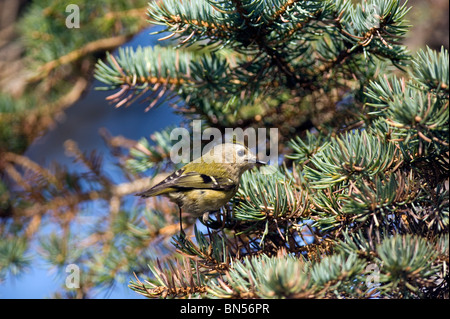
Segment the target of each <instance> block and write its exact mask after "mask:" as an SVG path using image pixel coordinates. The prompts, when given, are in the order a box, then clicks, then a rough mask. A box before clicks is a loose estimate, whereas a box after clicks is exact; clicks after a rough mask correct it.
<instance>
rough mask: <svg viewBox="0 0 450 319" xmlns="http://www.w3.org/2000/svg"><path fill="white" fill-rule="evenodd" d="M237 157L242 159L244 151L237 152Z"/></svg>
mask: <svg viewBox="0 0 450 319" xmlns="http://www.w3.org/2000/svg"><path fill="white" fill-rule="evenodd" d="M237 155H238V156H239V157H242V156H244V155H245V151H244V150H242V149H241V150H239V151H238V152H237Z"/></svg>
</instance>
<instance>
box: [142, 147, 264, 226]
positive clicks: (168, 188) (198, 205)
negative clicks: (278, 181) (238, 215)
mask: <svg viewBox="0 0 450 319" xmlns="http://www.w3.org/2000/svg"><path fill="white" fill-rule="evenodd" d="M265 164H266V163H264V162H262V161H259V160H258V159H257V158H256V155H255V154H253V153H252V152H251V151H250V150H249V149H248V148H247V147H245V146H244V145H242V144H235V143H224V144H219V145H216V146H215V147H213V148H212V149H211V150H210V151H209V152H207V153H206V154H204V155H203V156H201V157H200V158H199V159H197V160H194V161H192V162H190V163H188V164H186V165H185V166H184V167H182V168H181V169H179V170H177V171H175V172H174V173H172V174H171V175H169V177H167V178H166V179H164V180H163V181H162V182H160V183H159V184H157V185H155V186H153V187H152V188H150V189H148V190H146V191H144V192H142V193H139V194H136V196H141V197H151V196H158V195H164V196H167V197H168V198H169V200H170V201H172V202H174V203H176V204H177V205H178V207H179V211H180V231H181V233H183V228H182V221H181V210H184V211H186V212H187V213H188V214H190V215H191V216H193V217H196V218H197V217H200V216H202V215H203V221H206V220H207V219H208V216H209V215H208V214H209V212H214V211H217V210H219V209H220V208H221V207H222V206H224V205H225V204H226V203H228V201H229V200H230V199H231V198H232V197H233V196H234V195H235V194H236V192H237V190H238V188H239V182H240V179H241V176H242V174H243V173H244V172H245V171H246V170H249V169H251V168H253V167H254V166H255V165H265Z"/></svg>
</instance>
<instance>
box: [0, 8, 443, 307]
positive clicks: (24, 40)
mask: <svg viewBox="0 0 450 319" xmlns="http://www.w3.org/2000/svg"><path fill="white" fill-rule="evenodd" d="M35 2H39V1H35ZM42 2H47V3H51V1H42ZM42 2H41V6H36V5H34V3H33V1H27V0H0V105H2V104H1V103H3V109H0V111H2V113H0V116H1V117H0V119H1V120H2V122H0V125H4V127H2V128H1V129H0V137H1V138H2V142H0V143H3V145H2V144H0V156H2V154H3V153H2V149H3V151H4V150H7V151H8V152H11V151H13V152H16V153H19V154H23V155H24V156H26V157H27V158H29V159H31V160H32V161H33V162H36V163H38V164H39V165H41V166H43V167H50V166H51V165H53V164H52V163H55V162H56V163H59V164H60V165H64V166H66V167H67V168H68V169H69V170H75V171H76V170H77V169H80V167H79V166H77V165H75V164H74V161H73V158H72V157H69V156H67V152H66V151H65V148H64V143H65V142H66V141H67V140H69V139H70V140H73V141H75V142H76V143H77V145H78V147H79V149H80V150H81V151H83V152H90V151H92V150H96V151H97V152H99V153H102V154H104V168H103V169H104V170H106V171H107V172H108V174H110V176H112V179H113V180H115V179H117V182H120V181H121V177H120V171H119V170H118V169H117V167H116V164H115V162H114V160H113V158H112V155H111V154H110V152H109V150H108V147H107V145H106V143H105V139H104V138H103V137H102V136H101V135H100V134H99V131H100V130H101V129H106V131H107V132H109V134H110V135H111V136H122V137H123V138H124V140H125V141H127V140H130V141H131V140H139V139H140V138H141V137H147V138H148V137H149V136H151V135H152V134H153V133H154V132H156V131H159V130H161V129H163V128H165V127H167V126H168V125H175V126H178V125H179V123H180V122H181V117H180V116H179V115H177V114H175V113H174V111H173V109H172V108H171V107H169V106H168V105H166V104H164V105H161V106H159V107H157V108H152V109H151V110H150V111H148V112H144V109H145V107H146V105H144V104H133V105H131V106H129V107H127V108H114V107H113V106H112V105H110V104H108V102H107V101H106V100H105V98H106V97H107V96H108V95H109V94H110V93H108V92H103V91H98V90H95V87H97V86H98V85H99V84H98V82H97V81H95V80H94V79H93V77H92V67H93V64H94V63H95V62H96V59H97V58H102V57H104V51H105V50H110V51H113V50H115V49H116V48H117V47H118V46H132V47H137V46H138V45H141V46H146V45H154V44H156V43H158V40H157V39H158V38H160V37H162V35H150V32H153V31H155V30H158V29H157V28H156V29H155V27H150V26H149V25H148V23H147V22H146V21H145V20H146V17H145V7H146V3H147V1H131V2H130V3H131V5H130V4H127V7H125V5H124V7H122V8H120V7H119V8H116V9H118V10H117V12H121V10H122V12H124V11H125V12H128V14H125V15H126V17H127V19H135V20H130V21H127V20H123V21H122V20H120V22H117V19H112V20H113V21H114V22H111V25H108V26H104V30H103V29H102V28H103V25H102V26H101V27H98V26H94V27H97V28H99V30H100V31H99V32H100V33H101V32H102V31H104V33H105V34H109V35H108V36H107V38H108V39H109V43H106V44H103V46H102V43H100V42H96V43H97V44H98V45H99V48H98V50H93V51H92V52H89V53H91V57H90V60H88V59H86V60H83V59H80V60H79V62H78V63H77V64H75V68H76V69H73V68H65V69H63V70H60V71H57V72H59V73H60V74H56V75H57V76H56V77H55V79H56V80H55V81H58V82H57V83H55V82H51V83H45V84H44V85H42V84H40V83H41V82H42V78H39V77H40V76H41V75H39V74H38V75H36V74H33V73H32V72H31V71H30V70H33V63H36V61H32V62H30V61H29V57H30V55H33V54H42V56H45V55H46V54H47V52H46V51H40V48H39V46H37V47H33V46H36V44H35V43H32V41H30V32H29V29H30V28H29V26H28V27H27V26H25V25H23V24H25V23H33V21H31V20H32V19H30V18H29V17H28V20H27V21H24V20H22V18H23V17H24V15H26V14H30V12H35V13H36V14H37V13H38V12H43V14H50V15H51V14H58V13H57V12H56V13H51V12H45V11H42V10H41V11H38V10H39V9H41V8H42V7H43V5H42ZM55 2H58V1H55ZM59 2H61V8H64V7H65V6H66V5H67V4H69V3H77V1H76V0H72V1H59ZM355 2H357V1H355ZM118 3H120V1H118ZM408 3H409V5H410V6H412V9H411V11H410V12H409V15H408V19H409V21H410V24H411V25H412V26H413V27H412V28H411V31H410V32H409V34H408V37H407V39H406V45H407V46H408V47H409V48H410V50H411V51H412V52H414V51H416V50H417V49H419V48H423V47H424V46H425V45H428V46H430V47H431V48H433V49H436V50H439V49H440V46H441V45H442V44H444V46H445V47H446V48H447V49H448V44H449V33H448V29H449V1H448V0H428V1H423V0H422V1H420V0H410V1H409V2H408ZM133 6H134V8H133ZM44 7H45V5H44ZM130 7H131V8H130ZM33 10H36V11H33ZM109 12H111V11H109ZM103 13H104V14H105V15H108V14H109V13H108V10H107V9H105V12H103ZM59 14H63V15H66V13H64V12H60V13H59ZM36 18H37V17H36ZM113 18H115V17H113ZM120 18H122V16H120ZM36 21H39V20H38V19H37V20H36ZM36 21H35V23H36ZM21 24H22V25H21ZM85 26H86V25H84V24H81V28H80V29H79V30H77V29H73V30H71V31H68V32H77V33H78V34H79V36H80V37H81V38H82V37H83V28H84V27H85ZM26 27H27V28H28V31H27V32H28V33H27V34H26V36H24V30H25V28H26ZM35 29H36V34H35V35H33V34H31V37H33V36H36V37H37V39H39V36H40V35H39V34H38V33H39V31H40V30H41V29H42V28H41V26H40V25H36V27H35ZM111 30H113V31H111ZM86 34H88V33H86ZM111 34H112V36H111ZM105 37H106V36H105ZM47 41H50V42H51V41H52V39H47ZM92 41H93V42H95V41H96V39H92ZM62 45H63V44H62ZM55 51H58V50H55ZM68 51H69V52H70V48H68ZM34 60H36V59H34ZM48 61H52V58H51V57H50V58H48V59H47V60H45V58H44V60H43V61H38V62H39V63H40V64H39V63H37V64H36V65H39V66H37V67H39V68H41V69H40V70H41V71H42V72H41V73H40V74H44V75H43V76H44V77H45V76H47V75H48V74H49V73H50V72H53V71H54V70H53V69H52V65H51V64H48ZM30 63H31V64H30ZM42 65H44V66H46V67H48V70H49V71H47V70H46V69H45V68H44V69H42ZM46 72H47V73H46ZM53 75H55V74H53ZM36 76H37V77H38V78H36ZM58 76H59V78H58ZM30 82H31V83H32V84H31V86H30ZM65 83H68V85H66V86H67V87H65ZM53 86H54V87H55V88H56V89H58V90H61V91H64V94H62V95H58V96H56V95H55V97H52V96H51V94H52V93H51V92H52V90H53ZM30 87H31V90H35V91H42V92H43V94H45V95H46V98H47V97H48V101H47V102H48V103H49V105H51V110H50V108H46V107H45V106H42V107H39V108H35V107H34V106H36V105H37V104H38V102H35V101H33V99H32V98H28V97H26V98H25V95H27V94H29V91H30ZM49 92H50V93H49ZM22 104H23V106H21V105H22ZM20 108H22V109H21V112H20V113H19V112H17V113H15V112H12V111H8V110H10V109H15V110H16V109H20ZM27 108H30V110H29V111H28V110H27ZM24 109H25V110H26V111H25V112H24V111H23V110H24ZM15 121H19V122H20V125H21V126H22V128H24V129H23V130H22V131H21V132H20V134H22V135H20V134H18V133H17V131H14V129H12V130H11V129H9V127H7V125H6V124H5V123H7V124H8V125H9V124H11V123H15ZM12 127H13V126H12ZM103 132H105V131H103ZM19 135H20V138H18V137H19ZM5 141H6V142H5ZM5 143H6V144H7V145H6V144H5ZM4 154H6V153H4ZM1 162H2V159H0V163H1ZM9 191H13V190H9ZM1 194H2V193H0V196H1ZM7 213H8V209H7V208H5V209H3V210H2V211H0V219H1V218H2V214H4V215H5V216H6V215H7ZM0 240H1V239H0ZM0 263H1V261H0ZM0 265H1V264H0ZM0 268H1V267H0ZM27 268H28V269H27V271H26V272H24V273H23V274H21V275H20V276H18V277H15V276H11V275H6V276H4V277H3V278H2V276H0V298H45V297H49V296H52V293H53V292H54V291H55V290H56V289H57V287H60V286H61V284H62V282H63V281H64V279H65V274H64V273H62V274H61V272H60V271H59V270H56V269H53V268H49V266H48V265H47V263H46V262H45V260H44V259H42V258H37V259H35V260H34V261H33V264H31V265H29V267H27ZM126 281H127V280H126V279H125V280H124V282H125V283H124V284H123V285H114V286H112V287H111V288H110V289H108V290H107V291H101V292H99V293H98V295H97V296H96V297H98V298H105V297H111V298H138V295H137V294H135V293H134V292H132V291H131V290H129V289H128V288H127V287H126Z"/></svg>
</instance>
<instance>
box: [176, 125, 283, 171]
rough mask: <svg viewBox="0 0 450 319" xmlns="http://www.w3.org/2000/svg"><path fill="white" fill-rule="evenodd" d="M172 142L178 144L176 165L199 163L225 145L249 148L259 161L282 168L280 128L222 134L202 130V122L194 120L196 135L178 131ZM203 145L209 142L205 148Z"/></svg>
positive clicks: (229, 130) (216, 130)
mask: <svg viewBox="0 0 450 319" xmlns="http://www.w3.org/2000/svg"><path fill="white" fill-rule="evenodd" d="M170 139H171V140H172V141H176V142H175V143H174V145H173V146H172V148H171V151H170V159H171V160H172V162H173V163H175V164H178V163H188V162H191V161H194V162H195V161H196V160H199V159H200V157H201V156H202V155H205V154H206V153H207V152H209V151H210V150H211V149H212V148H213V147H215V146H216V145H220V144H222V143H225V142H234V143H240V144H245V145H246V146H247V148H248V149H249V150H250V151H252V152H253V153H255V154H256V155H257V157H258V160H260V161H263V162H266V163H268V164H271V165H274V166H276V165H277V164H278V128H269V129H267V128H257V129H255V128H252V127H249V128H246V129H242V128H239V127H238V128H225V129H224V133H223V134H222V132H221V131H220V130H219V129H218V128H213V127H209V128H206V129H204V130H202V125H201V121H200V120H194V121H193V122H192V132H191V131H189V130H188V129H186V128H183V127H177V128H175V129H173V130H172V131H171V132H170ZM202 141H209V142H208V143H207V144H206V145H205V146H204V147H203V148H202ZM267 142H268V143H267Z"/></svg>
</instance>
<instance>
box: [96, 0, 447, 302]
mask: <svg viewBox="0 0 450 319" xmlns="http://www.w3.org/2000/svg"><path fill="white" fill-rule="evenodd" d="M407 12H408V8H407V6H406V4H401V2H400V1H392V0H384V1H364V2H362V3H360V4H357V5H353V4H352V3H351V2H350V1H277V0H273V1H259V0H253V1H204V0H190V1H183V2H179V1H164V2H159V3H152V4H150V7H149V10H148V16H149V18H150V21H151V22H152V23H155V24H160V25H163V26H165V28H164V29H163V31H164V32H168V33H169V35H168V36H164V38H163V40H167V39H172V41H171V42H170V45H168V46H159V47H154V48H139V49H137V50H131V49H123V50H121V51H120V52H119V54H118V56H117V57H114V56H112V55H109V56H108V58H107V60H106V62H102V61H99V63H98V65H97V71H96V77H97V79H99V80H101V81H102V82H103V83H105V84H106V86H105V87H104V88H105V89H116V88H120V91H119V92H118V93H115V94H114V96H112V97H111V98H112V99H113V101H114V103H116V106H122V105H126V104H127V103H130V102H132V101H134V100H136V99H143V100H146V99H148V100H149V101H151V103H150V104H149V105H148V107H149V108H151V107H154V106H155V105H156V104H158V103H161V102H162V101H168V100H169V101H172V103H174V104H175V105H177V107H178V108H179V109H180V112H181V113H182V114H184V115H185V116H186V117H187V118H189V119H197V118H199V119H202V120H203V121H204V122H205V125H206V126H211V127H219V128H221V129H222V130H223V129H224V128H225V127H237V126H240V125H242V124H241V123H245V127H260V126H275V127H278V128H279V129H280V130H281V131H282V133H283V134H281V135H282V137H281V138H280V143H282V144H283V145H284V148H285V149H287V150H288V151H287V152H288V154H287V155H286V158H287V159H289V161H288V160H287V161H286V165H284V166H280V167H278V169H277V172H276V174H273V175H270V176H269V177H268V176H267V175H264V174H261V173H260V172H258V171H254V172H251V173H248V174H245V175H244V180H243V181H242V183H241V187H240V190H239V193H238V195H237V196H236V197H235V198H234V200H233V203H232V213H230V214H226V213H225V212H224V217H223V218H225V221H223V222H224V224H225V225H226V226H225V227H224V229H222V230H220V231H214V232H212V233H208V234H204V233H202V232H201V231H199V230H198V229H197V228H195V229H194V235H195V236H194V237H195V240H194V239H190V238H184V237H179V236H175V237H174V239H173V244H174V245H175V247H176V248H177V251H178V252H179V253H181V254H182V255H183V259H182V260H181V261H180V260H179V259H173V258H174V257H172V258H168V259H165V260H164V262H163V261H160V260H150V261H149V267H150V269H151V271H152V274H153V276H151V277H150V278H149V279H148V280H146V281H145V282H142V281H141V280H140V279H138V278H137V279H136V280H135V281H133V282H132V283H131V284H130V287H131V288H132V289H133V290H135V291H137V292H138V293H141V294H143V295H145V296H148V297H161V296H162V297H167V296H171V297H183V296H191V297H192V296H196V295H201V296H203V297H220V298H271V297H280V298H292V297H293V298H296V297H309V298H311V297H312V298H342V297H350V298H367V297H372V296H378V297H390V298H405V297H406V298H414V297H438V296H439V297H443V296H447V297H448V284H447V281H448V273H447V272H446V270H445V267H446V266H445V265H446V264H447V260H448V186H447V187H446V186H445V183H446V182H447V183H448V93H449V91H448V52H447V51H446V50H444V49H442V50H441V52H434V51H432V50H431V49H425V50H421V51H420V52H418V53H417V54H416V55H415V56H410V54H409V52H408V50H407V48H406V47H405V46H404V45H402V43H401V39H402V37H403V36H404V35H405V33H406V32H407V30H408V26H407V24H406V22H405V15H406V13H407ZM392 67H397V71H395V69H393V68H392ZM174 93H176V94H174ZM255 109H256V110H255ZM254 113H257V114H259V115H260V116H259V117H253V118H252V115H253V114H254ZM255 118H256V119H258V118H259V119H260V120H259V121H258V120H256V119H255ZM283 122H284V125H283ZM166 137H167V135H166ZM157 143H158V144H159V145H161V146H162V147H163V148H164V149H168V147H167V145H168V144H169V145H170V143H171V141H170V140H167V139H165V140H160V141H157ZM140 146H142V148H146V149H147V150H148V151H147V152H138V151H134V152H133V153H132V154H131V155H132V159H130V160H129V162H128V163H129V165H130V166H131V167H133V168H134V169H135V170H136V171H142V170H145V169H148V168H149V167H154V164H153V163H152V164H150V165H148V164H146V161H147V160H148V156H147V153H151V152H152V148H150V147H149V146H148V144H147V143H146V142H145V141H142V142H141V144H140ZM165 158H167V156H166V157H165ZM374 274H376V278H377V285H376V287H375V288H374V286H373V285H369V284H367V279H368V278H373V276H374ZM369 275H372V276H369Z"/></svg>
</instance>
